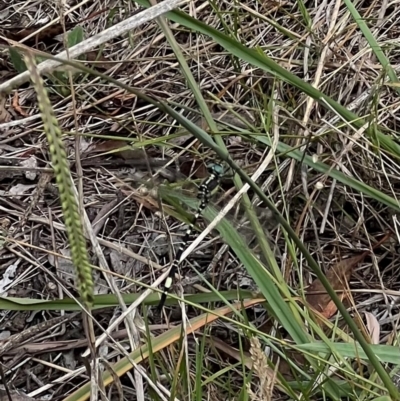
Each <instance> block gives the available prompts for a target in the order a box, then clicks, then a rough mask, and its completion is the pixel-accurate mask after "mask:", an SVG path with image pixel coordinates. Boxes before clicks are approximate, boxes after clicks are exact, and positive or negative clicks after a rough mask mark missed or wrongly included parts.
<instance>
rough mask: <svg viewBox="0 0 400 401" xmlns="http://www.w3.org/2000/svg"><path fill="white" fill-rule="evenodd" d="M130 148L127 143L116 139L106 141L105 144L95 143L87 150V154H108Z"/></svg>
mask: <svg viewBox="0 0 400 401" xmlns="http://www.w3.org/2000/svg"><path fill="white" fill-rule="evenodd" d="M124 146H128V143H127V142H124V141H118V140H114V139H110V140H106V141H103V142H93V143H92V144H91V145H90V146H89V147H88V148H87V150H86V152H85V153H86V154H90V153H106V152H111V151H113V150H116V149H121V148H123V147H124Z"/></svg>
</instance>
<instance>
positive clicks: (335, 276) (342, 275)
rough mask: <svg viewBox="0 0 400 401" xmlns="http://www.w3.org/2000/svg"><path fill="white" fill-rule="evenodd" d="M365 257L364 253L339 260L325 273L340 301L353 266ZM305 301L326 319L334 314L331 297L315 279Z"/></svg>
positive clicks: (334, 307) (334, 309) (334, 308)
mask: <svg viewBox="0 0 400 401" xmlns="http://www.w3.org/2000/svg"><path fill="white" fill-rule="evenodd" d="M365 256H366V253H365V252H364V253H362V254H361V255H357V256H354V257H352V258H349V259H344V260H341V261H340V262H339V263H337V264H336V265H335V266H333V267H332V268H331V269H329V270H328V272H327V273H326V278H327V279H328V281H329V283H330V285H331V286H332V288H333V289H334V290H335V291H337V292H339V291H340V294H339V297H340V299H341V300H343V299H344V297H345V295H346V289H347V288H348V285H347V283H348V281H349V279H350V276H351V274H352V272H353V268H354V266H356V265H357V263H359V262H361V261H362V260H363V259H364V258H365ZM306 300H307V302H308V304H309V305H310V306H311V307H312V308H314V309H315V310H316V311H318V312H319V313H321V314H322V315H323V316H324V317H326V318H327V319H329V318H330V317H331V316H332V315H333V314H335V313H336V310H337V308H336V305H335V304H334V303H333V301H332V300H331V297H330V296H329V295H328V293H327V292H326V290H325V287H324V286H323V285H322V283H321V281H320V280H319V279H316V280H315V281H314V282H313V283H312V284H311V285H310V287H309V288H308V290H307V296H306Z"/></svg>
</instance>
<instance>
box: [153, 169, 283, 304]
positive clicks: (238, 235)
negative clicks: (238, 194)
mask: <svg viewBox="0 0 400 401" xmlns="http://www.w3.org/2000/svg"><path fill="white" fill-rule="evenodd" d="M208 171H209V176H208V178H206V179H205V180H204V181H203V183H202V184H201V185H200V186H199V191H198V195H197V198H198V199H199V200H200V202H199V203H198V204H197V203H196V201H195V199H193V198H191V197H188V196H185V195H183V194H182V193H181V192H179V191H176V189H174V190H171V189H170V188H168V187H164V186H161V187H159V191H161V192H159V194H160V195H161V197H162V198H163V199H168V201H169V202H172V204H175V205H176V206H178V204H179V203H180V202H183V203H184V204H185V205H186V206H188V207H191V208H193V209H194V210H195V214H194V216H193V217H192V218H191V219H185V220H186V221H188V229H187V231H186V232H185V234H184V238H183V241H182V243H181V245H180V246H179V248H178V250H177V252H176V256H175V258H174V260H173V261H172V263H171V268H170V271H169V275H168V277H167V279H166V280H165V282H164V287H163V292H162V295H161V300H160V302H159V306H158V309H159V311H160V310H162V308H163V306H164V304H165V301H166V298H167V296H168V293H169V292H170V290H171V288H172V285H173V280H174V277H175V273H176V271H177V269H178V268H179V267H180V259H181V257H182V254H183V253H184V251H185V250H186V248H187V247H188V245H189V241H190V240H191V239H192V236H193V233H194V231H195V226H196V223H197V221H198V219H199V217H200V216H202V217H203V218H205V219H206V220H208V221H213V220H214V219H215V217H216V216H217V215H218V214H219V208H218V207H214V206H213V205H212V204H210V203H211V202H210V197H211V194H212V192H213V191H214V190H215V188H216V187H217V186H219V184H220V182H221V179H222V176H223V174H224V168H223V167H222V166H221V165H220V164H212V165H210V166H208ZM177 202H178V203H177ZM255 209H256V211H257V216H258V218H259V219H260V222H261V223H262V225H263V227H264V228H265V229H266V230H267V232H268V231H270V230H273V229H274V228H275V227H276V226H277V222H276V220H275V219H274V217H273V214H272V212H271V211H270V210H269V209H265V208H260V207H255ZM246 223H248V221H247V219H245V222H243V221H242V222H239V221H235V219H234V220H233V221H232V217H228V216H226V218H223V219H222V220H221V222H219V223H218V225H217V227H216V228H217V230H218V231H219V232H220V234H221V236H222V238H223V239H224V241H225V242H226V243H227V244H229V245H230V246H232V245H233V247H239V248H242V249H246V251H247V252H251V251H250V249H249V247H250V244H251V243H252V238H254V233H253V231H252V230H251V229H249V228H247V229H246V227H245V225H246ZM249 231H250V232H249ZM239 259H240V258H239Z"/></svg>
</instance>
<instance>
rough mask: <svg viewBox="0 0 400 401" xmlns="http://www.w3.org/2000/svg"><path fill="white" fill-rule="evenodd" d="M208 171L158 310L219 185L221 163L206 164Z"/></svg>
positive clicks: (159, 308) (166, 282)
mask: <svg viewBox="0 0 400 401" xmlns="http://www.w3.org/2000/svg"><path fill="white" fill-rule="evenodd" d="M208 172H209V176H208V177H207V178H206V179H205V180H204V181H203V182H202V184H201V185H200V187H199V193H198V195H197V198H198V199H199V200H200V203H199V206H198V208H197V210H196V212H195V214H194V217H193V219H192V221H191V222H190V223H189V226H188V229H187V230H186V233H185V236H184V238H183V241H182V243H181V244H180V245H179V248H178V251H177V252H176V255H175V258H174V260H173V261H172V264H171V268H170V270H169V274H168V277H167V278H166V280H165V282H164V288H163V292H162V294H161V299H160V302H159V304H158V310H159V311H161V310H162V308H163V307H164V304H165V301H166V299H167V296H168V293H169V291H170V289H171V287H172V284H173V278H174V277H175V273H176V271H177V269H178V268H179V264H180V259H181V257H182V254H183V252H184V251H185V249H186V247H187V246H188V244H189V241H190V238H191V236H192V234H193V232H194V230H195V225H196V223H197V220H198V219H199V217H200V216H201V214H202V213H203V211H204V210H205V209H206V207H207V205H208V203H209V202H210V197H211V193H212V192H213V191H214V189H215V188H216V187H217V186H218V185H219V183H220V180H221V177H222V175H223V172H224V169H223V167H222V165H221V164H216V163H215V164H211V165H209V166H208Z"/></svg>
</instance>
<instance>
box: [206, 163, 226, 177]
mask: <svg viewBox="0 0 400 401" xmlns="http://www.w3.org/2000/svg"><path fill="white" fill-rule="evenodd" d="M207 169H208V171H209V172H210V173H211V174H215V175H216V176H218V177H221V176H222V174H223V173H224V168H223V167H222V166H221V165H220V164H217V163H214V164H210V165H209V166H208V167H207Z"/></svg>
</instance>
